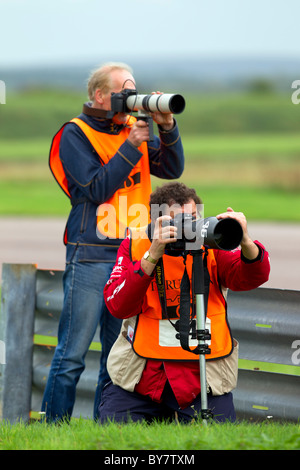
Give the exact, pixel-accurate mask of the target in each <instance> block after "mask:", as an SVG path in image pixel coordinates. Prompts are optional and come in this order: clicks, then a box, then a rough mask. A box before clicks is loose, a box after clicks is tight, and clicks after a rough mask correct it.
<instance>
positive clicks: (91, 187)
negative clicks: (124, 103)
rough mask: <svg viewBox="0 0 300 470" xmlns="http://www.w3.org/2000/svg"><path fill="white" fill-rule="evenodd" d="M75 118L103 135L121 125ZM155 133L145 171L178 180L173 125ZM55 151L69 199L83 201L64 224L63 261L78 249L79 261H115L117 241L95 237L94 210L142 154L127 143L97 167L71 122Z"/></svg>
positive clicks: (179, 158)
mask: <svg viewBox="0 0 300 470" xmlns="http://www.w3.org/2000/svg"><path fill="white" fill-rule="evenodd" d="M78 117H79V118H80V119H82V120H83V121H84V122H86V123H87V124H88V125H89V126H90V127H92V128H94V129H95V130H97V131H100V132H104V133H106V134H118V133H119V132H120V130H121V126H119V125H116V124H114V123H113V122H112V120H111V119H99V118H95V117H92V116H89V115H87V114H84V113H82V114H80V115H79V116H78ZM158 127H159V126H158ZM159 135H160V138H159V137H157V136H155V137H154V142H149V143H148V153H149V164H150V173H151V175H153V176H156V177H158V178H163V179H176V178H179V177H180V176H181V174H182V172H183V168H184V153H183V147H182V143H181V138H180V136H179V131H178V127H177V124H176V123H175V126H174V128H173V129H172V130H171V131H168V132H164V131H162V130H161V129H159ZM59 151H60V159H61V162H62V165H63V168H64V171H65V174H66V177H67V180H68V189H69V192H70V194H71V197H72V200H76V201H83V202H82V203H79V204H75V205H73V206H72V208H71V211H70V214H69V218H68V221H67V224H66V229H67V234H68V237H67V238H68V242H67V253H66V261H67V262H69V261H70V260H71V259H72V257H73V255H74V253H75V250H76V249H78V250H79V257H78V259H79V261H83V262H84V261H93V262H114V261H115V259H116V255H117V250H118V247H119V245H120V243H121V242H122V240H121V239H111V238H110V239H108V240H107V239H106V240H101V239H100V238H98V237H97V233H96V210H97V207H98V206H99V204H102V203H104V202H105V201H107V200H108V199H109V198H110V197H111V196H112V195H113V194H114V192H115V191H116V190H117V189H118V188H119V187H121V186H122V185H123V183H124V181H125V180H126V178H127V176H128V175H129V173H130V172H131V170H132V165H135V164H136V163H137V162H138V161H139V159H140V158H141V155H142V154H141V152H140V151H139V150H138V149H137V148H136V147H134V146H133V145H131V144H130V143H129V142H128V140H126V141H125V142H124V144H122V146H121V147H120V152H119V153H117V154H116V155H115V156H114V157H113V158H111V159H110V161H109V162H108V163H107V164H106V165H101V163H100V161H99V158H98V155H97V153H96V152H95V150H94V148H93V147H92V145H91V143H90V142H89V140H88V139H87V137H86V136H85V134H84V133H83V132H82V131H81V129H80V128H79V127H78V126H77V125H76V124H75V123H71V122H70V123H68V124H67V125H66V126H65V128H64V130H63V133H62V137H61V141H60V148H59ZM124 157H125V158H124Z"/></svg>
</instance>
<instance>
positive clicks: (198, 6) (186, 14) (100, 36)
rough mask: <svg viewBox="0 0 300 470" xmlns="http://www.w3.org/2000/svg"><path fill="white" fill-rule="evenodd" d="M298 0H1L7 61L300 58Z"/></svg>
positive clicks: (2, 55)
mask: <svg viewBox="0 0 300 470" xmlns="http://www.w3.org/2000/svg"><path fill="white" fill-rule="evenodd" d="M299 18H300V1H299V0H206V1H203V0H148V1H147V0H123V1H121V0H51V1H48V2H46V1H44V0H0V44H1V49H0V73H1V68H3V67H19V66H21V67H23V66H27V67H30V66H37V65H42V66H45V65H49V66H53V65H58V66H60V65H64V64H65V65H68V64H84V63H90V62H93V63H95V64H96V65H98V64H100V63H102V62H103V61H107V60H114V61H115V60H118V61H122V60H123V61H124V60H126V61H128V59H130V57H132V58H139V57H144V58H148V57H149V58H151V57H156V58H158V57H159V58H160V57H162V58H163V57H174V58H180V57H182V56H185V57H186V56H195V55H197V57H199V58H201V57H204V58H215V57H216V58H220V57H226V56H228V57H233V58H234V57H237V58H239V57H243V58H247V57H275V58H276V57H286V58H299V57H300V41H299Z"/></svg>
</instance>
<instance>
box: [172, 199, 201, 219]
mask: <svg viewBox="0 0 300 470" xmlns="http://www.w3.org/2000/svg"><path fill="white" fill-rule="evenodd" d="M169 210H170V211H169V214H168V215H170V217H172V219H174V217H175V215H177V214H180V213H184V214H192V216H193V219H197V218H198V217H199V214H198V212H197V204H196V203H195V201H194V200H193V199H191V200H190V201H189V202H188V203H186V204H184V205H183V206H179V204H172V206H170V209H169Z"/></svg>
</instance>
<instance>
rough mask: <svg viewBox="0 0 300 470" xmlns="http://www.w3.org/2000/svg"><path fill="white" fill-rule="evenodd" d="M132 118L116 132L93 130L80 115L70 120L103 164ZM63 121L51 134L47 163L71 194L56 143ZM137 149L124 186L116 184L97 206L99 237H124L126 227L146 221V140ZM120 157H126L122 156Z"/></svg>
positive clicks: (148, 191)
mask: <svg viewBox="0 0 300 470" xmlns="http://www.w3.org/2000/svg"><path fill="white" fill-rule="evenodd" d="M135 120H136V118H134V117H130V118H129V121H128V127H124V128H123V129H122V130H121V131H120V133H119V134H117V135H115V134H109V135H108V134H105V133H103V132H99V131H96V130H94V129H92V128H91V127H90V126H89V125H88V124H86V123H85V122H83V121H82V120H81V119H79V118H74V119H72V120H71V121H70V122H74V123H75V124H76V125H78V126H79V127H80V129H81V130H82V131H83V132H84V134H85V135H86V137H87V139H88V140H89V141H90V143H91V145H92V146H93V148H94V149H95V151H96V152H97V154H98V155H99V159H100V161H101V163H102V164H103V165H105V164H107V163H108V162H109V160H110V159H111V158H112V157H113V156H114V155H115V154H116V153H117V152H118V150H119V148H120V147H121V145H122V144H123V143H124V142H125V140H126V139H127V137H128V135H129V132H130V127H131V126H132V124H133V123H134V122H135ZM65 125H66V124H65ZM65 125H64V126H63V127H62V128H61V129H60V130H59V131H58V133H57V134H56V135H55V136H54V139H53V141H52V146H51V150H50V158H49V164H50V168H51V170H52V173H53V175H54V177H55V179H56V180H57V182H58V184H59V185H60V186H61V188H62V189H63V190H64V192H65V193H66V194H67V195H68V196H69V197H71V196H70V193H69V190H68V182H67V179H66V175H65V172H64V169H63V166H62V163H61V160H60V158H59V144H60V140H61V135H62V132H63V129H64V127H65ZM139 150H140V152H141V153H142V157H141V158H140V160H139V161H138V163H137V164H136V165H135V166H134V167H133V169H132V171H131V172H130V174H129V175H128V177H127V179H126V180H125V182H124V185H123V187H121V188H119V189H118V190H117V191H116V192H115V193H114V195H113V196H112V197H111V198H110V199H109V200H107V201H106V202H105V203H104V204H101V205H99V206H98V209H97V234H98V236H99V238H103V239H105V238H107V237H110V238H124V237H125V229H126V227H128V226H130V227H135V226H137V227H138V226H141V225H145V224H147V223H148V222H149V208H148V203H149V198H150V194H151V180H150V170H149V158H148V146H147V143H146V142H143V144H142V145H141V146H140V147H139ZM121 155H122V154H121ZM122 156H123V155H122ZM123 158H124V159H125V160H126V157H125V156H123ZM129 163H130V162H129Z"/></svg>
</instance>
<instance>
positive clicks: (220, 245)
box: [163, 213, 243, 253]
mask: <svg viewBox="0 0 300 470" xmlns="http://www.w3.org/2000/svg"><path fill="white" fill-rule="evenodd" d="M163 224H164V225H165V226H166V225H174V226H175V227H177V241H176V242H174V243H169V244H168V245H167V247H166V248H167V250H168V251H169V252H171V253H172V252H176V253H178V252H187V251H194V250H200V249H201V247H202V245H204V246H207V247H209V248H215V249H218V250H226V251H231V250H234V249H235V248H237V247H238V246H239V244H240V243H241V241H242V237H243V229H242V227H241V225H240V223H239V222H238V221H237V220H235V219H230V218H227V219H220V220H219V219H217V218H216V217H207V218H205V219H195V218H194V217H193V216H192V214H185V213H179V214H176V215H175V217H174V219H171V220H170V221H169V222H164V223H163Z"/></svg>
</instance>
